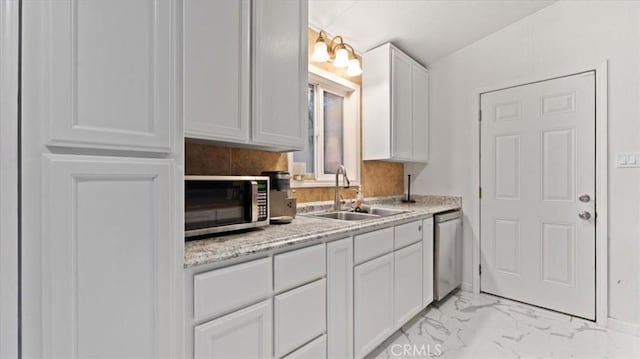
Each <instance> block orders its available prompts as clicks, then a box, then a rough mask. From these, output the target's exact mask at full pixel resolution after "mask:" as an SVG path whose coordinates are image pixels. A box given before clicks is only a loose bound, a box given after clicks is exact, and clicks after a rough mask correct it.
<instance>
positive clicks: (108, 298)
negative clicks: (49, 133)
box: [42, 155, 182, 358]
mask: <svg viewBox="0 0 640 359" xmlns="http://www.w3.org/2000/svg"><path fill="white" fill-rule="evenodd" d="M43 163H44V167H43V174H44V175H43V180H44V181H43V183H44V188H43V207H42V208H43V231H42V233H43V235H42V246H43V248H42V253H43V258H42V259H43V264H42V265H43V287H42V299H43V300H42V303H43V307H42V323H43V326H42V340H43V356H44V357H48V358H51V357H59V358H89V357H140V358H142V357H170V356H172V355H175V354H174V353H176V349H177V348H174V342H175V340H174V338H178V337H179V336H180V335H182V334H181V333H180V332H179V328H180V326H179V325H178V323H176V322H175V317H174V315H175V311H176V304H175V303H176V301H177V300H178V298H179V296H181V293H180V290H181V289H182V288H181V286H179V285H178V282H177V281H178V278H175V276H174V275H173V273H174V268H176V266H178V265H181V263H179V260H180V258H181V256H180V257H177V256H175V255H174V254H175V253H176V252H177V250H176V248H180V247H179V243H177V242H176V239H177V238H176V236H175V233H178V232H177V231H176V230H175V228H173V225H172V223H173V222H172V220H171V218H172V214H173V212H174V207H173V204H172V201H173V192H172V183H173V182H172V171H173V163H172V161H171V160H160V159H157V160H154V159H127V158H107V157H98V156H91V157H90V156H72V155H45V157H44V162H43Z"/></svg>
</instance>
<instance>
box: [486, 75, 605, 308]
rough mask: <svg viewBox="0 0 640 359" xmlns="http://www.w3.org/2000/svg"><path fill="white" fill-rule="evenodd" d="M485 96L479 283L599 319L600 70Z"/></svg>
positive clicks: (498, 291)
mask: <svg viewBox="0 0 640 359" xmlns="http://www.w3.org/2000/svg"><path fill="white" fill-rule="evenodd" d="M481 102H482V103H481V106H482V122H481V128H482V132H481V134H482V141H481V143H482V150H481V153H482V158H481V167H482V171H481V173H482V178H481V181H482V190H483V191H482V192H483V193H482V223H481V230H482V233H481V240H482V246H481V251H482V260H483V262H482V276H481V289H482V290H483V291H486V292H489V293H493V294H497V295H500V296H503V297H508V298H513V299H516V300H519V301H523V302H526V303H530V304H534V305H538V306H541V307H545V308H549V309H553V310H557V311H560V312H564V313H568V314H572V315H576V316H579V317H583V318H587V319H595V213H594V209H595V204H594V203H595V76H594V73H593V72H587V73H583V74H578V75H573V76H568V77H562V78H558V79H554V80H548V81H541V82H537V83H533V84H529V85H523V86H518V87H514V88H510V89H506V90H500V91H495V92H491V93H488V94H483V95H482V96H481ZM583 195H587V196H588V197H582V198H581V196H583ZM585 213H587V214H589V215H590V218H586V215H585ZM581 216H585V218H581Z"/></svg>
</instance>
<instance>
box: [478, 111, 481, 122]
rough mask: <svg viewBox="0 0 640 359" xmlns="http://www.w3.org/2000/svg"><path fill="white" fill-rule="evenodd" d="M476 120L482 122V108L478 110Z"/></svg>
mask: <svg viewBox="0 0 640 359" xmlns="http://www.w3.org/2000/svg"><path fill="white" fill-rule="evenodd" d="M478 122H482V110H478Z"/></svg>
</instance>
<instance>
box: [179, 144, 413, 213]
mask: <svg viewBox="0 0 640 359" xmlns="http://www.w3.org/2000/svg"><path fill="white" fill-rule="evenodd" d="M287 168H288V161H287V154H286V153H281V152H269V151H261V150H254V149H247V148H236V147H224V146H216V145H208V144H203V143H197V142H189V141H187V142H186V144H185V174H187V175H218V176H235V175H259V174H260V173H261V172H262V171H286V170H287ZM360 175H361V180H360V182H361V184H362V186H363V189H364V195H365V197H381V196H391V195H400V194H402V193H403V192H404V182H403V181H404V167H403V165H402V164H401V163H393V162H384V161H362V162H361V165H360ZM295 191H296V198H297V199H298V202H299V203H301V202H316V201H329V200H332V199H333V196H334V188H333V187H317V188H296V189H295ZM342 195H343V197H344V198H354V197H355V192H354V191H348V190H342Z"/></svg>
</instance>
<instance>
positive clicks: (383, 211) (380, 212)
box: [369, 208, 409, 217]
mask: <svg viewBox="0 0 640 359" xmlns="http://www.w3.org/2000/svg"><path fill="white" fill-rule="evenodd" d="M407 212H409V211H404V210H402V209H389V208H371V209H370V210H369V213H370V214H374V215H377V216H380V217H388V216H395V215H397V214H402V213H407Z"/></svg>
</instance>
